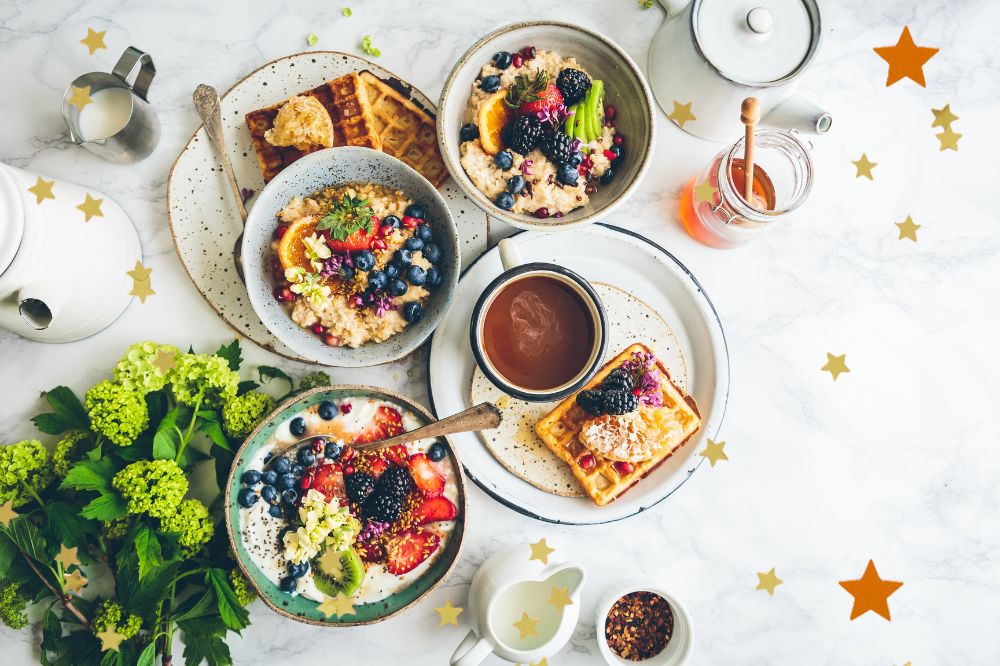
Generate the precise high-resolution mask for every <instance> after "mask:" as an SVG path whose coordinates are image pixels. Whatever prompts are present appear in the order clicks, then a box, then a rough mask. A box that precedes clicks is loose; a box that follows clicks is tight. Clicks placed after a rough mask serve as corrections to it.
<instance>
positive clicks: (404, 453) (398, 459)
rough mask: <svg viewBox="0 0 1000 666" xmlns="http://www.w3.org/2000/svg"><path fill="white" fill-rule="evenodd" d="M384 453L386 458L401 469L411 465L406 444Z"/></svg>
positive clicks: (386, 450) (395, 445) (393, 447)
mask: <svg viewBox="0 0 1000 666" xmlns="http://www.w3.org/2000/svg"><path fill="white" fill-rule="evenodd" d="M384 451H385V456H386V458H388V459H389V460H391V461H392V462H394V463H396V464H397V465H399V466H400V467H406V466H407V465H408V464H409V460H410V452H409V450H408V449H407V448H406V445H405V444H394V445H393V446H390V447H389V448H388V449H384Z"/></svg>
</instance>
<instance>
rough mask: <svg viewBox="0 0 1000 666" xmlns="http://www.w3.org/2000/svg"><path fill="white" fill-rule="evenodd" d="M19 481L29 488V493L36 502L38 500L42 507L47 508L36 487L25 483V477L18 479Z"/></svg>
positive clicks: (25, 487) (23, 486) (22, 485)
mask: <svg viewBox="0 0 1000 666" xmlns="http://www.w3.org/2000/svg"><path fill="white" fill-rule="evenodd" d="M18 483H20V484H21V487H22V488H24V489H25V490H27V491H28V494H29V495H31V496H32V497H33V498H34V499H35V501H36V502H38V506H40V507H42V508H43V509H44V508H45V502H43V501H42V498H41V497H39V495H38V492H37V491H36V490H35V489H34V488H32V487H31V486H29V485H28V484H27V483H25V481H24V479H18Z"/></svg>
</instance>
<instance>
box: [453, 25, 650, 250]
mask: <svg viewBox="0 0 1000 666" xmlns="http://www.w3.org/2000/svg"><path fill="white" fill-rule="evenodd" d="M532 27H558V28H565V29H567V30H574V31H576V32H580V33H583V34H584V35H587V36H588V37H590V38H591V39H596V40H598V41H600V42H602V43H603V44H604V45H605V46H607V47H608V48H609V49H611V50H612V51H614V52H615V53H617V54H618V56H619V57H620V58H621V59H622V60H623V61H624V62H625V64H626V65H627V66H628V68H629V69H630V70H631V71H632V74H633V75H634V76H635V77H636V79H637V80H638V81H639V87H640V88H641V89H642V92H643V99H644V101H645V111H646V113H645V118H646V123H647V125H648V126H649V139H648V140H647V141H646V145H645V146H643V150H642V151H641V154H642V162H641V163H640V165H639V170H638V171H636V174H635V178H633V179H632V182H631V183H629V184H628V187H626V188H625V189H624V190H622V192H621V194H619V195H618V196H617V197H615V198H614V199H612V200H611V201H609V202H608V203H607V204H605V205H604V207H603V208H600V209H598V210H594V211H593V212H592V213H590V214H589V215H585V216H584V217H582V218H580V219H578V220H573V221H570V222H561V221H553V220H557V219H559V218H551V217H550V218H548V220H549V221H548V222H546V223H541V222H539V221H538V220H537V218H535V217H532V216H530V215H523V214H521V213H511V212H510V211H504V210H501V209H500V208H498V207H497V206H496V205H495V204H494V203H493V202H492V201H490V200H489V199H488V198H487V197H486V195H485V194H483V193H482V192H481V191H480V190H479V188H478V187H476V185H475V183H473V182H472V181H471V180H470V179H469V176H468V174H466V173H465V169H463V168H462V165H461V164H456V163H455V162H454V161H453V160H452V158H451V153H450V152H449V151H448V145H449V144H448V138H447V136H446V133H445V128H444V124H445V123H444V118H445V116H446V112H447V109H448V101H449V98H450V97H451V95H452V93H453V92H455V91H453V90H452V88H453V87H454V85H453V84H454V83H455V79H456V78H457V77H458V72H459V70H460V69H462V68H463V67H464V66H465V65H466V63H467V62H468V61H469V60H471V59H472V58H473V57H478V56H479V55H480V51H481V50H482V49H483V47H484V46H486V44H488V43H489V42H490V41H492V40H493V39H495V38H496V37H499V36H500V35H503V34H505V33H508V32H511V31H513V30H519V29H521V28H532ZM467 103H468V99H467V98H465V99H463V100H462V104H463V105H464V104H467ZM657 108H658V107H657V106H656V102H654V101H653V93H652V92H651V91H650V88H649V83H648V82H647V81H646V77H645V76H643V74H642V70H641V69H640V68H639V65H637V64H636V62H635V61H634V60H633V59H632V58H631V56H629V54H628V53H626V52H625V50H624V49H622V48H621V47H620V46H618V44H617V43H615V42H614V41H613V40H611V39H610V38H608V37H606V36H604V35H602V34H601V33H599V32H596V31H594V30H591V29H589V28H584V27H583V26H579V25H574V24H572V23H566V22H564V21H551V20H533V21H518V22H517V23H511V24H509V25H505V26H501V27H499V28H497V29H496V30H494V31H492V32H490V33H489V34H487V35H486V36H485V37H482V38H481V39H479V40H478V41H477V42H476V43H475V44H473V45H472V46H470V47H469V48H468V50H466V51H465V53H463V54H462V56H461V57H460V58H459V59H458V62H456V63H455V66H454V67H452V69H451V72H450V73H449V74H448V78H447V79H446V80H445V82H444V87H443V88H442V89H441V97H440V98H439V99H438V104H437V110H438V114H437V136H438V147H439V149H440V152H441V157H442V158H444V163H445V165H446V166H447V167H448V171H449V172H450V173H451V177H452V178H453V179H454V180H455V182H456V183H458V186H459V187H460V188H462V191H463V192H464V193H465V195H466V196H467V197H469V199H471V200H472V201H473V202H475V204H476V205H477V206H479V207H480V208H482V209H483V210H484V211H485V212H486V213H487V215H489V216H492V217H495V218H497V219H498V220H501V221H503V222H506V223H507V224H510V225H511V226H513V227H517V228H518V229H524V230H526V231H567V230H569V229H575V228H579V227H583V226H586V225H588V224H593V223H594V222H597V221H599V220H601V219H602V218H605V217H607V216H609V215H611V214H612V213H614V212H615V210H617V209H618V207H619V206H621V205H622V204H624V203H625V201H627V200H628V198H629V197H631V196H632V194H634V193H635V190H636V189H638V187H639V185H640V184H641V183H642V181H643V179H644V178H645V176H646V172H647V171H649V166H650V164H651V163H652V160H653V151H654V149H655V147H656V114H655V111H654V109H657ZM637 154H639V153H638V152H636V151H634V150H632V149H631V147H630V149H629V155H637Z"/></svg>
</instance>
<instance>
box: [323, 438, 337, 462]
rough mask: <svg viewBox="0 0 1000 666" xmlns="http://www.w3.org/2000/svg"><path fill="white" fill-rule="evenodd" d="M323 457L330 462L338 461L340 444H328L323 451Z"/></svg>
mask: <svg viewBox="0 0 1000 666" xmlns="http://www.w3.org/2000/svg"><path fill="white" fill-rule="evenodd" d="M323 455H325V456H326V457H327V458H328V459H330V460H336V459H337V458H339V457H340V444H337V442H327V443H326V448H325V449H324V450H323Z"/></svg>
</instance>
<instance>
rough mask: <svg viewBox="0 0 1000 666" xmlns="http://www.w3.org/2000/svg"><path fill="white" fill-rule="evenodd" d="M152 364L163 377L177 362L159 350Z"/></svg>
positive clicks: (163, 350)
mask: <svg viewBox="0 0 1000 666" xmlns="http://www.w3.org/2000/svg"><path fill="white" fill-rule="evenodd" d="M139 266H142V264H139ZM130 273H131V272H130ZM146 281H147V282H148V281H149V277H148V274H147V278H146ZM152 363H153V365H155V366H156V367H157V368H159V369H160V374H161V375H165V374H167V371H168V370H173V369H174V367H175V366H176V365H177V360H176V359H175V358H174V354H172V353H171V352H168V351H167V350H166V349H160V350H158V351H157V352H156V356H154V357H153V361H152Z"/></svg>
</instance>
